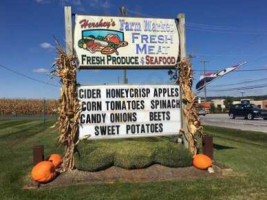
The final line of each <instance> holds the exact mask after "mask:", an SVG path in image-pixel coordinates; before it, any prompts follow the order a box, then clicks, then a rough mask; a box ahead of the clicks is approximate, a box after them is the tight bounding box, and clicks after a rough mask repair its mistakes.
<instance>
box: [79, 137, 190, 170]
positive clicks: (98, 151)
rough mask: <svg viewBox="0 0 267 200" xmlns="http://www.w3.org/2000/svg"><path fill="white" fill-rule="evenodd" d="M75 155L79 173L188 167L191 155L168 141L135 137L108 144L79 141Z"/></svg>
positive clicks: (111, 141) (181, 147)
mask: <svg viewBox="0 0 267 200" xmlns="http://www.w3.org/2000/svg"><path fill="white" fill-rule="evenodd" d="M78 150H79V151H78V152H79V153H76V154H75V165H76V167H77V168H78V169H80V170H86V171H98V170H101V169H105V168H108V167H110V166H113V165H114V166H117V167H122V168H125V169H139V168H145V167H148V166H150V165H152V164H154V163H158V164H162V165H165V166H168V167H185V166H190V165H191V162H192V155H191V154H190V152H189V151H188V150H187V149H185V148H184V147H183V146H182V145H181V144H177V143H173V142H171V141H170V138H166V137H165V138H163V137H161V138H160V137H159V138H138V139H124V140H108V141H104V140H102V141H82V142H80V144H79V146H78Z"/></svg>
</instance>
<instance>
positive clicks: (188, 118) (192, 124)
mask: <svg viewBox="0 0 267 200" xmlns="http://www.w3.org/2000/svg"><path fill="white" fill-rule="evenodd" d="M178 70H179V80H177V84H180V85H181V94H182V99H183V102H186V103H183V115H184V120H185V124H187V126H186V127H183V130H181V133H182V134H184V135H185V137H186V139H187V141H188V146H189V151H190V152H191V153H192V154H193V155H195V154H196V153H197V148H196V147H197V144H196V143H197V137H200V136H201V135H202V126H201V123H200V120H199V117H198V113H197V110H196V108H195V106H194V102H195V98H196V96H195V95H194V94H193V91H192V83H193V75H192V65H191V62H190V60H182V61H181V62H180V63H179V65H178Z"/></svg>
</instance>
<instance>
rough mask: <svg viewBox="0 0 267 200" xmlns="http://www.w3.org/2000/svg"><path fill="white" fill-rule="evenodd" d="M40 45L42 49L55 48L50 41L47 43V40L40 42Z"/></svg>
mask: <svg viewBox="0 0 267 200" xmlns="http://www.w3.org/2000/svg"><path fill="white" fill-rule="evenodd" d="M40 46H41V47H42V48H43V49H54V48H55V47H54V46H53V45H52V44H50V43H48V42H43V43H41V44H40Z"/></svg>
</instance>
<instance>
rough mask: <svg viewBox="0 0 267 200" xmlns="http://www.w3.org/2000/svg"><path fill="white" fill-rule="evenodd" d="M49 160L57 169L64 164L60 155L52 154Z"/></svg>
mask: <svg viewBox="0 0 267 200" xmlns="http://www.w3.org/2000/svg"><path fill="white" fill-rule="evenodd" d="M48 160H49V161H50V162H52V163H53V165H54V166H55V168H59V167H60V165H61V163H62V158H61V155H59V154H51V155H50V156H49V158H48Z"/></svg>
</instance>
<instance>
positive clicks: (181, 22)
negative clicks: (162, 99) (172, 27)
mask: <svg viewBox="0 0 267 200" xmlns="http://www.w3.org/2000/svg"><path fill="white" fill-rule="evenodd" d="M177 18H178V34H179V56H178V57H179V60H178V61H182V60H185V59H186V43H185V15H184V14H183V13H180V14H178V16H177ZM180 78H181V77H180V76H179V79H180ZM183 104H184V103H183V91H182V87H181V81H180V109H181V128H182V130H184V131H185V132H187V131H188V130H187V120H185V115H184V112H183ZM183 141H184V145H185V147H186V148H188V146H189V145H188V140H187V138H186V137H185V135H183Z"/></svg>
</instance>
